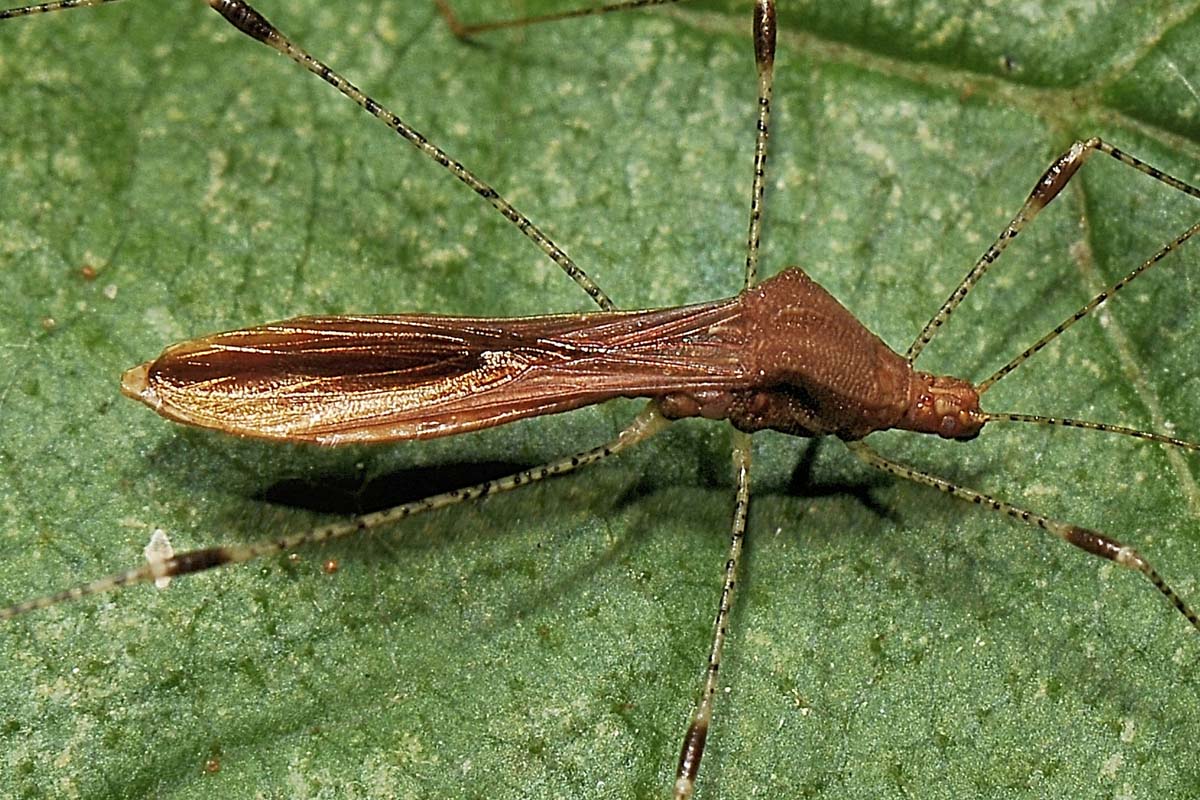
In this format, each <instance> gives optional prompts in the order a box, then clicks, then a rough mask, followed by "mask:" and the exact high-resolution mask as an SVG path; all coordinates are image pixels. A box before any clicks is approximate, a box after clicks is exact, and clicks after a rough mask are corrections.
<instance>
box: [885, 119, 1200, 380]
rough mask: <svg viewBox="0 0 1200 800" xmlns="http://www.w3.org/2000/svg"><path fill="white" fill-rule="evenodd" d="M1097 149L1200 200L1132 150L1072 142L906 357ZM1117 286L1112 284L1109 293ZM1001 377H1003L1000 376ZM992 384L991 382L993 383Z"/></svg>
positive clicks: (1096, 140)
mask: <svg viewBox="0 0 1200 800" xmlns="http://www.w3.org/2000/svg"><path fill="white" fill-rule="evenodd" d="M1095 152H1101V153H1105V154H1107V155H1109V156H1112V157H1113V158H1115V159H1116V160H1117V161H1119V162H1120V163H1122V164H1124V165H1125V166H1127V167H1131V168H1133V169H1135V170H1137V171H1138V172H1140V173H1142V174H1143V175H1149V176H1150V177H1151V178H1154V179H1155V180H1156V181H1159V182H1161V183H1165V184H1166V185H1167V186H1170V187H1171V188H1172V189H1177V190H1179V191H1181V192H1183V193H1184V194H1186V195H1190V196H1191V197H1195V198H1197V199H1200V189H1198V188H1196V187H1195V186H1192V185H1191V184H1189V183H1187V182H1185V181H1182V180H1180V179H1178V178H1175V177H1173V176H1171V175H1168V174H1167V173H1165V172H1163V171H1162V170H1160V169H1158V168H1157V167H1153V166H1151V165H1150V164H1147V163H1146V162H1145V161H1142V160H1141V159H1140V158H1137V157H1136V156H1132V155H1130V154H1129V153H1126V152H1124V151H1122V150H1119V149H1118V148H1116V147H1113V146H1112V145H1111V144H1109V143H1108V142H1105V141H1103V140H1101V139H1100V138H1099V137H1095V136H1094V137H1092V138H1091V139H1087V140H1085V141H1082V142H1076V143H1075V144H1073V145H1071V148H1070V149H1069V150H1067V152H1065V153H1063V154H1062V155H1061V156H1059V157H1058V158H1057V159H1055V161H1054V163H1052V164H1051V165H1050V167H1049V168H1048V169H1047V170H1046V171H1045V173H1043V174H1042V177H1041V178H1039V179H1038V182H1037V183H1036V184H1035V185H1034V187H1033V191H1031V192H1030V193H1029V197H1028V198H1027V199H1026V200H1025V203H1024V204H1023V205H1022V206H1021V210H1020V211H1018V212H1017V215H1016V216H1015V217H1013V218H1012V221H1011V222H1009V223H1008V226H1007V227H1006V228H1005V229H1004V230H1003V231H1001V232H1000V235H999V236H998V237H996V241H995V242H993V243H992V245H991V246H990V247H989V248H988V249H987V250H986V251H985V252H984V254H983V255H982V256H980V257H979V260H978V261H976V262H975V265H974V266H972V267H971V269H970V271H968V272H967V274H966V276H965V277H964V278H963V279H962V282H961V283H959V285H958V288H956V289H955V290H954V291H953V292H952V293H951V294H950V296H949V297H948V298H946V302H944V303H942V307H941V308H939V309H938V311H937V313H936V314H934V315H933V318H932V319H931V320H929V322H927V323H926V324H925V327H924V328H922V329H921V332H920V334H918V335H917V338H916V339H915V340H914V341H913V343H912V344H911V345H909V348H908V350H907V352H905V354H904V357H905V358H907V359H908V360H909V361H910V362H912V361H915V360H916V358H917V356H919V355H920V354H921V351H922V350H924V349H925V346H926V345H927V344H929V342H930V340H932V339H933V337H934V335H935V333H936V332H937V329H938V328H940V327H941V326H942V325H944V324H945V323H946V320H948V319H949V318H950V315H951V314H952V313H954V309H956V308H958V306H959V304H960V303H962V301H963V300H964V299H966V296H967V293H968V292H970V291H971V289H973V288H974V287H975V284H977V283H979V281H980V279H981V278H983V276H984V274H985V273H986V272H987V271H988V269H989V268H990V267H991V265H992V264H993V263H995V262H996V260H997V259H998V258H1000V254H1001V253H1003V252H1004V250H1005V249H1006V248H1007V247H1008V245H1009V243H1010V242H1011V241H1012V240H1013V239H1015V238H1016V237H1017V235H1018V234H1020V232H1021V230H1022V229H1023V228H1024V227H1025V226H1026V225H1028V224H1029V223H1031V222H1033V219H1034V218H1035V217H1036V216H1037V215H1038V213H1039V212H1041V210H1042V209H1043V208H1045V207H1046V206H1048V205H1049V204H1050V202H1051V201H1052V200H1054V198H1056V197H1058V195H1059V193H1060V192H1061V191H1062V190H1063V188H1064V187H1065V186H1066V185H1067V183H1068V182H1070V180H1071V178H1072V177H1073V176H1074V175H1075V173H1076V172H1078V171H1079V168H1080V167H1082V166H1083V164H1084V162H1085V161H1087V159H1088V157H1089V156H1091V155H1092V153H1095ZM1195 227H1196V226H1193V227H1192V228H1191V229H1189V230H1188V232H1187V233H1185V234H1183V235H1182V236H1180V237H1177V238H1176V240H1175V241H1174V242H1173V243H1172V244H1170V245H1167V247H1165V248H1164V251H1165V252H1161V253H1160V254H1159V255H1158V256H1157V257H1156V258H1153V259H1151V261H1152V262H1153V263H1157V262H1158V261H1159V260H1161V259H1162V258H1163V257H1164V256H1165V255H1166V254H1167V253H1168V252H1170V251H1171V250H1173V249H1175V248H1176V247H1178V246H1179V245H1180V244H1182V243H1183V242H1184V241H1186V240H1187V239H1188V238H1189V237H1190V236H1191V235H1192V234H1193V233H1194V232H1195ZM1152 265H1153V264H1152V263H1147V264H1146V265H1145V266H1144V267H1143V268H1142V270H1140V271H1137V272H1136V274H1134V275H1132V276H1130V277H1129V278H1128V279H1126V280H1125V281H1124V283H1122V284H1121V285H1124V284H1125V283H1128V282H1129V280H1132V279H1133V278H1134V277H1137V275H1138V274H1141V272H1144V271H1145V270H1146V269H1148V268H1149V267H1150V266H1152ZM1119 283H1120V282H1119ZM1119 288H1121V286H1119V285H1118V286H1116V289H1119ZM1116 289H1113V288H1112V287H1110V290H1109V294H1111V293H1112V291H1115V290H1116ZM1105 296H1106V295H1104V294H1103V293H1102V295H1101V296H1100V299H1099V300H1098V301H1097V303H1096V305H1099V303H1100V302H1102V301H1103V300H1104V298H1105ZM1093 307H1094V306H1093ZM1090 310H1091V309H1087V311H1084V312H1083V313H1082V314H1079V317H1082V316H1083V315H1084V314H1086V313H1088V311H1090ZM1076 319H1078V317H1076ZM1073 321H1074V320H1073ZM1068 327H1069V325H1068ZM1056 335H1057V334H1054V335H1052V336H1051V337H1050V338H1051V339H1052V338H1054V336H1056ZM1010 371H1011V370H1010ZM1005 374H1007V373H1005ZM999 377H1003V376H1002V375H1000V376H999ZM999 377H997V376H993V378H991V379H989V380H990V381H991V382H995V380H999ZM988 385H990V383H989V384H988Z"/></svg>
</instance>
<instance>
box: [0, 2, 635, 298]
mask: <svg viewBox="0 0 1200 800" xmlns="http://www.w3.org/2000/svg"><path fill="white" fill-rule="evenodd" d="M111 2H116V0H60V2H57V3H47V4H42V5H34V6H23V7H20V8H12V9H9V10H7V11H0V20H4V19H9V18H12V17H20V16H28V15H31V14H42V13H46V12H50V11H60V10H66V9H71V8H77V7H81V6H90V5H97V4H100V3H111ZM204 2H205V3H207V4H208V5H209V6H210V7H211V8H212V9H213V10H214V11H216V12H217V13H218V14H220V15H221V16H222V17H224V18H225V19H226V21H228V22H229V23H230V24H231V25H233V27H235V28H237V29H238V30H239V31H241V32H242V33H244V34H246V35H247V36H249V37H250V38H251V39H254V40H255V41H259V42H262V43H263V44H265V45H266V46H268V47H270V48H272V49H273V50H276V51H278V52H280V53H282V54H283V55H285V56H287V57H288V58H290V59H291V60H292V61H295V62H296V63H297V64H299V65H300V66H302V67H304V68H305V69H306V70H308V71H309V72H311V73H312V74H314V75H316V76H317V77H318V78H320V79H321V80H323V81H325V82H326V83H328V84H329V85H330V86H332V87H334V88H335V89H337V90H338V91H339V92H341V93H342V94H343V95H345V96H346V97H348V98H350V100H352V101H354V103H355V104H356V105H358V106H359V107H360V108H362V109H363V110H364V111H366V112H367V113H368V114H370V115H371V116H373V117H375V118H376V119H378V120H380V121H381V122H383V123H384V124H385V125H387V126H388V127H389V128H391V129H392V130H393V131H394V132H395V133H396V134H398V135H399V136H400V137H401V138H402V139H404V140H405V141H406V142H408V143H409V144H411V145H412V146H413V147H415V148H416V149H417V150H419V151H420V152H421V153H422V154H423V155H425V156H426V157H427V158H429V159H431V160H432V161H434V162H436V163H437V164H438V165H439V166H441V167H442V168H443V169H445V170H446V171H447V172H449V173H450V174H451V175H453V176H454V177H455V178H457V179H458V180H459V181H461V182H462V183H465V184H466V185H467V186H469V187H470V188H471V190H472V191H473V192H475V194H477V195H479V196H480V197H482V198H483V199H484V200H486V201H487V202H488V203H489V204H491V206H492V207H493V208H495V209H496V211H498V212H499V213H500V214H501V216H503V217H504V218H505V219H507V220H508V221H509V222H511V223H512V224H513V225H514V226H515V227H516V228H517V230H519V231H520V232H521V234H522V235H523V236H525V238H527V239H529V240H530V241H531V242H533V243H534V245H536V246H537V248H538V249H539V250H541V251H542V252H543V253H545V254H546V256H547V257H548V258H549V259H550V260H551V261H553V262H554V263H555V264H557V265H558V266H559V268H560V269H562V271H563V272H565V273H566V274H567V276H568V277H570V278H571V280H573V281H575V283H576V284H578V285H579V287H580V288H581V289H583V291H584V292H585V293H586V294H587V296H588V297H590V298H591V299H592V301H593V302H594V303H595V304H596V305H597V306H599V307H600V308H601V309H602V310H605V311H611V310H613V309H615V308H616V305H615V304H614V303H613V301H612V300H611V299H610V298H609V296H608V295H607V294H605V292H604V290H603V289H601V288H600V286H599V285H598V284H597V283H596V282H595V281H594V280H592V279H591V277H589V276H588V274H587V273H586V272H584V271H583V268H582V267H580V266H579V265H578V264H576V263H575V262H574V261H573V260H572V259H571V257H570V256H568V255H567V254H566V252H565V251H564V250H563V249H562V248H561V247H559V246H558V245H557V244H555V243H554V241H553V240H552V239H551V238H550V237H549V236H547V235H546V233H544V232H543V231H542V229H541V228H539V227H538V226H536V225H534V224H533V221H532V220H531V219H529V217H527V216H526V215H525V214H524V213H522V212H521V211H520V210H519V209H517V207H516V206H514V205H513V204H512V203H510V202H508V201H507V200H505V199H504V198H503V197H502V196H501V195H500V193H499V192H498V191H496V190H495V189H494V188H493V187H492V186H491V185H489V184H488V183H486V182H484V181H483V180H482V179H480V178H479V177H478V176H476V175H475V173H474V172H472V171H471V170H469V169H467V167H465V166H464V165H463V164H462V163H461V162H459V161H457V160H455V159H454V158H451V157H450V155H449V154H448V153H446V151H445V150H443V149H442V148H440V147H438V146H437V145H435V144H434V143H433V142H431V141H429V140H428V139H427V138H425V135H424V134H422V133H421V132H420V131H418V130H417V129H416V128H414V127H412V126H411V125H409V124H408V123H407V122H405V121H404V120H403V119H401V118H400V117H399V116H397V115H396V114H394V113H393V112H392V111H390V110H389V109H388V108H387V107H386V106H384V105H383V104H382V103H380V102H379V101H378V100H376V99H374V98H373V97H371V96H370V95H367V94H365V93H364V92H363V91H362V90H361V89H359V88H358V87H357V86H355V85H354V84H353V83H351V82H350V81H348V80H347V79H346V78H344V77H343V76H342V75H341V74H340V73H339V72H338V71H337V70H335V69H333V68H332V67H330V66H329V65H328V64H325V63H324V62H322V61H320V60H319V59H317V58H314V57H313V56H311V55H309V54H308V53H307V52H305V50H304V49H303V48H302V47H300V46H299V45H298V44H296V43H295V42H294V41H292V40H291V39H289V38H288V37H287V36H285V35H284V34H283V33H282V32H281V31H280V30H279V29H278V28H276V27H275V26H274V25H272V24H271V23H270V22H269V21H268V20H267V18H266V17H264V16H263V15H262V14H260V13H259V12H258V11H257V10H256V9H255V8H254V7H253V6H252V5H251V4H250V3H248V2H245V0H204Z"/></svg>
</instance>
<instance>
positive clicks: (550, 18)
mask: <svg viewBox="0 0 1200 800" xmlns="http://www.w3.org/2000/svg"><path fill="white" fill-rule="evenodd" d="M433 1H434V2H435V3H436V4H437V8H438V11H439V12H440V13H441V15H442V17H443V18H444V19H445V20H446V27H448V28H449V29H450V32H451V33H453V34H454V35H455V36H457V37H458V38H460V39H469V38H471V37H472V36H474V35H476V34H478V33H487V32H489V31H498V30H502V29H504V28H524V27H527V26H529V25H537V24H540V23H542V22H558V21H559V20H564V19H576V18H578V17H591V16H595V15H597V14H607V13H609V12H610V11H628V10H630V9H635V8H649V7H651V6H664V5H667V4H671V3H679V2H683V0H626V2H623V3H606V4H604V5H600V6H591V7H589V8H574V9H571V10H570V11H559V12H557V13H554V14H540V15H538V16H536V17H517V18H515V19H502V20H496V21H493V22H479V23H473V24H470V25H465V24H463V23H462V22H461V21H460V20H459V18H458V15H457V14H455V13H454V9H453V8H451V6H450V2H449V0H433Z"/></svg>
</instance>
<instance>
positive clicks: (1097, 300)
mask: <svg viewBox="0 0 1200 800" xmlns="http://www.w3.org/2000/svg"><path fill="white" fill-rule="evenodd" d="M1189 188H1190V187H1189ZM1197 196H1200V195H1197ZM1197 232H1200V222H1197V223H1195V224H1193V225H1192V226H1191V227H1190V228H1188V229H1187V230H1186V231H1184V232H1183V233H1181V234H1179V235H1178V236H1176V237H1175V238H1174V239H1172V240H1171V241H1169V242H1167V243H1166V244H1164V245H1163V246H1162V247H1160V248H1159V249H1158V251H1157V252H1156V253H1155V254H1154V255H1152V256H1150V258H1148V259H1146V260H1145V261H1143V262H1142V263H1141V264H1140V265H1139V266H1138V267H1137V268H1136V269H1134V270H1133V271H1132V272H1130V273H1129V274H1128V275H1126V276H1125V277H1123V278H1120V279H1119V280H1117V281H1116V282H1115V283H1112V284H1110V285H1109V286H1108V287H1107V288H1105V289H1104V290H1103V291H1101V292H1100V293H1099V294H1097V295H1096V296H1095V297H1093V298H1092V299H1091V300H1089V301H1087V302H1086V303H1084V304H1083V305H1082V306H1080V307H1079V310H1078V311H1076V312H1075V313H1073V314H1071V316H1069V317H1067V318H1066V319H1064V320H1063V321H1062V322H1060V323H1059V324H1058V325H1055V326H1054V328H1053V329H1052V330H1051V331H1050V332H1049V333H1047V334H1046V335H1045V336H1043V337H1042V338H1040V339H1038V340H1037V341H1036V342H1034V343H1033V344H1032V345H1030V346H1029V347H1027V348H1025V349H1024V350H1022V351H1021V352H1020V353H1019V354H1018V355H1017V356H1016V357H1014V358H1013V359H1012V360H1011V361H1009V362H1008V363H1007V364H1005V365H1004V366H1003V367H1001V368H1000V369H998V370H996V371H995V372H994V373H993V374H992V375H991V377H989V378H988V379H987V380H985V381H983V382H982V383H980V384H979V385H978V386H977V387H976V389H977V390H978V392H979V394H983V393H984V392H986V391H987V390H988V389H990V388H991V387H992V385H993V384H994V383H996V381H998V380H1000V379H1001V378H1003V377H1004V376H1005V375H1007V374H1009V373H1010V372H1012V371H1013V370H1015V369H1016V368H1017V367H1019V366H1021V365H1022V364H1024V363H1025V362H1026V361H1027V360H1029V357H1030V356H1032V355H1033V354H1034V353H1036V352H1038V351H1039V350H1041V349H1042V348H1043V347H1045V346H1046V345H1048V344H1050V342H1052V341H1054V340H1055V339H1057V338H1058V337H1059V336H1060V335H1061V334H1062V333H1063V331H1065V330H1066V329H1067V328H1069V327H1071V326H1072V325H1074V324H1075V323H1076V322H1078V321H1079V320H1081V319H1083V318H1084V317H1086V316H1087V315H1088V314H1090V313H1092V312H1093V311H1095V310H1096V309H1097V308H1099V307H1100V304H1101V303H1103V302H1105V301H1106V300H1108V299H1109V298H1110V297H1112V296H1113V295H1114V294H1116V293H1117V292H1119V291H1121V290H1122V289H1124V288H1125V287H1126V286H1128V285H1129V284H1131V283H1133V280H1134V278H1137V277H1138V276H1140V275H1142V274H1143V273H1144V272H1146V270H1148V269H1150V268H1151V267H1153V266H1154V265H1155V264H1157V263H1158V262H1160V261H1162V260H1163V259H1164V258H1166V257H1167V256H1168V255H1170V254H1171V253H1172V252H1174V251H1175V250H1177V249H1179V247H1180V246H1181V245H1183V243H1184V242H1186V241H1187V240H1188V239H1190V238H1192V236H1194V235H1195V234H1196V233H1197Z"/></svg>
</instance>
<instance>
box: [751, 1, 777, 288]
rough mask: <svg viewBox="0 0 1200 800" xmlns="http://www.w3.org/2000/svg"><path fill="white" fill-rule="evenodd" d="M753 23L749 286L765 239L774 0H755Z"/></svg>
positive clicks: (773, 73)
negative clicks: (754, 77) (755, 84)
mask: <svg viewBox="0 0 1200 800" xmlns="http://www.w3.org/2000/svg"><path fill="white" fill-rule="evenodd" d="M753 27H754V65H755V67H756V68H757V70H758V121H757V124H756V125H755V137H754V182H753V183H752V184H751V187H750V232H749V234H748V236H747V240H746V282H745V288H747V289H749V288H750V287H751V286H753V285H754V284H755V283H757V281H758V247H759V244H760V242H761V241H762V216H763V192H764V190H765V188H766V172H767V137H768V128H769V126H770V122H771V94H772V92H773V90H774V86H775V31H776V22H775V0H756V2H755V4H754V26H753Z"/></svg>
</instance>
